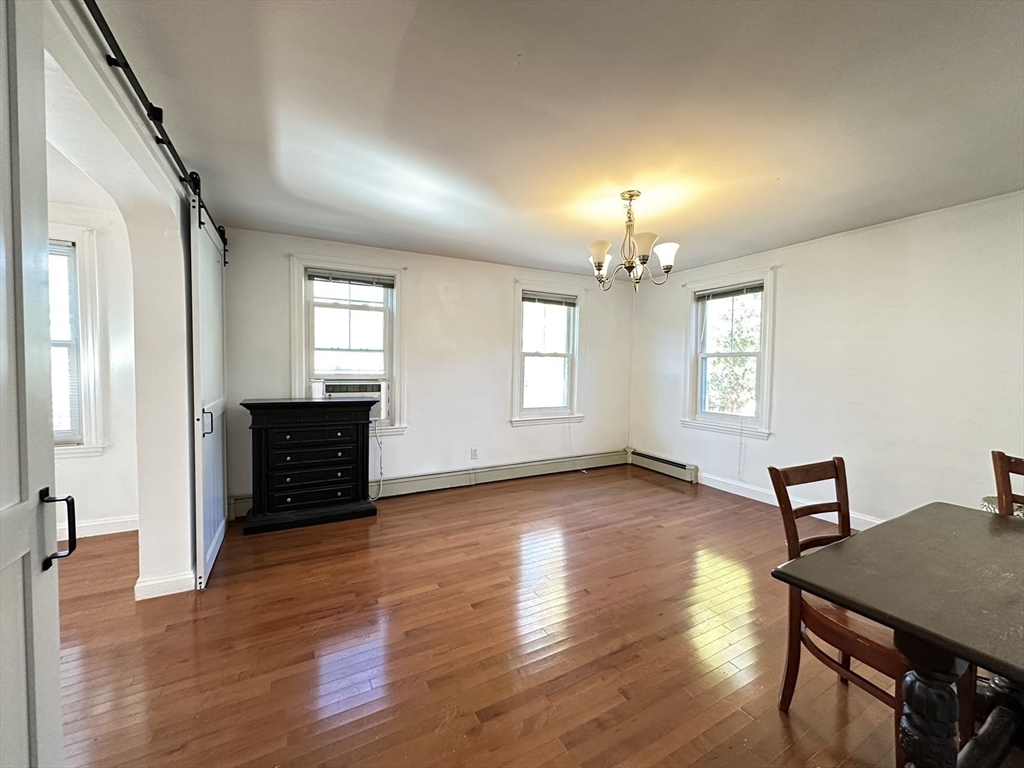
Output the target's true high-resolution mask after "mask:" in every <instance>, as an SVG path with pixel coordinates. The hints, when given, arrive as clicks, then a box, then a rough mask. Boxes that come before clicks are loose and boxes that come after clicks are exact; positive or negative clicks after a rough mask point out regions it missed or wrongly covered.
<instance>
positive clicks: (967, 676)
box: [956, 664, 978, 749]
mask: <svg viewBox="0 0 1024 768" xmlns="http://www.w3.org/2000/svg"><path fill="white" fill-rule="evenodd" d="M977 687H978V668H977V667H976V666H974V665H973V664H972V665H971V666H969V667H968V668H967V671H966V672H964V673H963V674H962V675H960V679H959V680H957V681H956V697H957V699H958V700H959V703H960V715H959V725H960V749H963V748H964V747H965V746H966V745H967V742H968V741H970V740H971V739H973V738H974V729H975V716H974V694H975V690H976V689H977Z"/></svg>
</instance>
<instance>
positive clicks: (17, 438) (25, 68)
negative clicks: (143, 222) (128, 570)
mask: <svg viewBox="0 0 1024 768" xmlns="http://www.w3.org/2000/svg"><path fill="white" fill-rule="evenodd" d="M14 107H16V108H14ZM44 121H45V106H44V101H43V43H42V3H24V2H14V0H0V185H2V187H0V303H2V310H0V759H2V762H3V765H5V766H7V765H12V766H21V765H43V766H51V765H62V764H63V762H64V757H63V751H64V749H63V741H62V738H61V713H60V621H59V617H58V613H57V571H58V570H59V569H58V568H57V567H51V568H49V569H48V570H45V571H44V570H43V561H44V558H46V557H47V555H49V554H51V553H52V552H53V551H54V550H55V549H56V543H57V541H56V539H57V518H56V514H55V512H54V508H53V507H52V506H48V505H45V504H43V503H42V502H41V500H40V492H41V491H43V489H48V488H52V487H53V425H52V414H51V403H50V328H49V325H50V321H49V297H48V295H47V263H48V257H47V247H46V234H47V233H46V228H47V224H46V151H45V140H46V138H45V137H46V128H45V124H44Z"/></svg>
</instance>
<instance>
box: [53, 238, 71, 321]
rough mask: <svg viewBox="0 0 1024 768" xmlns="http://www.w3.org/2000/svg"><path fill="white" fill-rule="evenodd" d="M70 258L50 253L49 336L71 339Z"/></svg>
mask: <svg viewBox="0 0 1024 768" xmlns="http://www.w3.org/2000/svg"><path fill="white" fill-rule="evenodd" d="M70 267H71V260H70V259H68V257H67V256H60V255H54V254H52V253H51V254H50V338H51V339H57V340H60V341H71V281H70V277H71V275H70V271H69V270H70Z"/></svg>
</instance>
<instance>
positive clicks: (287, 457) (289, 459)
mask: <svg viewBox="0 0 1024 768" xmlns="http://www.w3.org/2000/svg"><path fill="white" fill-rule="evenodd" d="M338 455H339V456H341V454H340V453H339V454H338ZM284 460H285V461H291V460H292V457H291V456H285V457H284Z"/></svg>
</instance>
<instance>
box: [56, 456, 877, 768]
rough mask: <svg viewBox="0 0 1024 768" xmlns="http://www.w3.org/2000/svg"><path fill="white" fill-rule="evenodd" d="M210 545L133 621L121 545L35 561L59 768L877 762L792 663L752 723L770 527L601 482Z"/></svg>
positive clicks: (517, 491) (770, 589) (660, 488)
mask: <svg viewBox="0 0 1024 768" xmlns="http://www.w3.org/2000/svg"><path fill="white" fill-rule="evenodd" d="M805 522H806V523H807V524H808V527H807V530H812V529H815V528H816V529H819V530H820V531H821V532H825V531H827V530H829V529H831V528H832V527H833V526H830V525H828V524H826V523H823V522H820V521H817V520H807V521H805ZM232 528H233V529H232V530H231V531H230V532H229V534H228V538H227V540H226V541H225V544H224V549H223V551H222V553H221V555H220V559H219V561H218V564H217V567H216V569H215V571H214V574H213V578H212V579H211V581H210V587H209V588H208V589H207V590H206V591H205V592H204V593H187V594H178V595H171V596H168V597H163V598H157V599H154V600H148V601H144V602H140V603H136V602H135V601H134V599H133V593H132V588H133V585H134V582H135V579H136V576H137V555H136V538H135V534H117V535H113V536H105V537H97V538H89V539H84V540H82V541H81V542H80V544H79V549H78V552H76V554H75V556H74V557H72V558H70V559H69V560H67V561H65V562H63V563H62V564H61V565H60V569H61V571H60V580H61V611H62V616H61V626H62V643H61V644H62V652H61V663H62V683H63V696H64V737H65V744H66V747H65V749H66V753H67V760H68V763H69V765H89V766H100V765H102V766H115V765H130V766H157V765H177V766H221V765H224V766H227V765H243V766H286V765H303V766H314V765H336V766H341V765H344V766H388V767H393V766H428V765H436V766H461V765H474V766H502V765H509V766H541V765H548V766H573V767H576V766H587V767H589V766H606V765H629V766H647V765H672V766H690V765H692V766H722V767H723V768H724V767H725V766H840V765H842V766H849V767H853V766H891V765H893V760H894V758H893V744H892V730H893V729H892V714H891V711H890V710H889V709H887V708H886V707H885V706H884V705H882V704H881V703H879V702H878V701H876V700H874V699H873V698H871V697H870V696H869V695H867V694H866V693H864V692H863V691H861V690H859V689H857V688H856V687H854V686H849V687H846V686H839V685H837V681H836V677H835V675H833V674H832V673H830V672H827V671H826V670H825V668H824V667H823V665H821V664H820V663H818V662H816V661H815V660H814V659H811V658H809V657H808V654H804V662H803V668H802V670H801V674H800V680H799V687H798V689H797V692H796V696H795V698H794V701H793V705H792V708H791V711H790V714H789V715H788V716H785V715H782V714H780V713H779V712H778V711H777V710H776V707H775V699H776V696H777V692H778V685H779V680H780V676H781V673H782V662H783V655H784V629H785V616H786V591H785V588H784V586H783V585H782V584H780V583H779V582H776V581H775V580H773V579H772V578H771V577H770V576H769V571H770V569H771V567H772V566H774V565H776V564H778V563H779V562H782V561H783V560H785V547H784V539H783V533H782V523H781V519H780V517H779V512H778V510H777V509H775V508H773V507H769V506H767V505H764V504H759V503H757V502H753V501H749V500H746V499H742V498H739V497H737V496H732V495H729V494H726V493H722V492H720V491H716V490H714V489H711V488H707V487H702V486H691V485H689V484H687V483H684V482H681V481H677V480H674V479H671V478H667V477H663V476H661V475H658V474H655V473H653V472H649V471H647V470H643V469H639V468H635V467H610V468H606V469H601V470H591V471H590V472H588V473H586V474H582V473H570V474H564V475H552V476H547V477H543V478H531V479H524V480H515V481H509V482H503V483H494V484H489V485H482V486H477V487H475V488H463V489H456V490H450V491H439V492H435V493H429V494H420V495H417V496H407V497H401V498H395V499H384V500H382V501H381V502H380V514H379V516H378V517H377V518H376V519H372V518H371V519H366V520H353V521H348V522H343V523H334V524H331V525H324V526H318V527H313V528H306V529H302V530H295V531H285V532H280V533H271V534H264V535H262V536H250V537H242V536H241V535H240V531H239V530H238V529H237V527H236V526H233V527H232ZM864 673H865V674H869V675H870V677H871V679H873V680H876V681H878V682H879V683H880V684H884V681H883V680H880V679H879V677H878V676H877V675H873V674H871V673H870V671H864Z"/></svg>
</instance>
